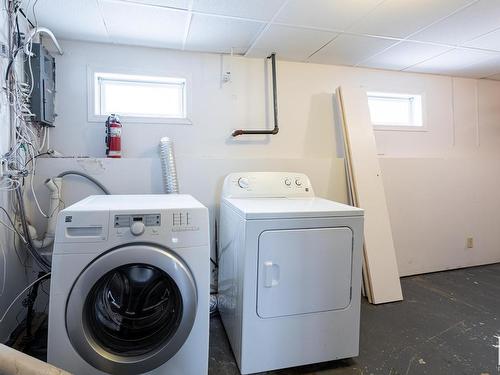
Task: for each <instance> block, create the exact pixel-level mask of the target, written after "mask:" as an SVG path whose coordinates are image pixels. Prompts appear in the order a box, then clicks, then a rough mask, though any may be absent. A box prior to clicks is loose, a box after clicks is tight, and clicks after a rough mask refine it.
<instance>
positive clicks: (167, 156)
mask: <svg viewBox="0 0 500 375" xmlns="http://www.w3.org/2000/svg"><path fill="white" fill-rule="evenodd" d="M160 160H161V169H162V171H163V187H164V189H165V193H167V194H178V193H179V185H178V183H177V169H176V168H175V156H174V145H173V143H172V140H171V139H170V138H168V137H163V138H162V139H160Z"/></svg>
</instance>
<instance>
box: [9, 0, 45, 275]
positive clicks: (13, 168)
mask: <svg viewBox="0 0 500 375" xmlns="http://www.w3.org/2000/svg"><path fill="white" fill-rule="evenodd" d="M4 1H5V9H6V10H7V16H8V33H9V40H8V46H9V62H8V65H7V69H6V72H5V90H6V97H7V102H8V104H9V106H10V128H11V132H10V149H9V152H8V153H6V154H5V155H3V156H1V159H0V161H1V162H2V172H3V176H2V178H1V179H0V190H4V191H5V190H7V191H13V192H14V193H15V194H11V196H10V198H11V207H10V209H11V211H13V212H14V214H15V217H16V218H19V220H20V223H21V226H20V228H18V227H16V222H15V220H13V219H12V218H11V216H10V215H9V214H8V211H9V210H6V209H5V208H3V207H2V210H3V212H4V214H5V215H6V216H7V218H8V220H9V222H10V223H9V224H10V225H8V224H6V223H5V222H4V221H2V222H1V224H3V225H4V226H5V227H7V228H8V229H10V230H11V231H14V232H15V233H16V234H17V235H18V238H19V240H20V241H21V242H22V243H23V244H24V245H25V246H26V248H27V250H28V251H29V253H30V254H31V255H32V256H33V258H34V260H35V261H36V262H37V263H38V265H39V267H40V268H41V269H42V270H45V271H49V270H50V263H49V261H48V260H47V259H45V258H44V257H43V256H42V255H40V254H39V252H38V251H37V250H36V249H35V247H34V246H33V243H32V240H31V237H30V234H29V229H28V221H27V218H26V212H25V205H24V194H25V190H26V188H28V189H30V190H31V194H32V196H33V199H34V201H35V204H36V207H37V209H38V210H39V211H40V213H41V214H42V216H43V217H45V218H49V217H50V213H48V214H47V213H45V212H43V210H42V209H41V207H40V204H39V201H38V198H37V196H36V193H35V190H34V186H33V179H34V176H35V174H36V163H37V157H38V156H40V155H41V154H42V153H43V149H44V147H48V139H49V130H48V128H46V127H42V126H40V125H38V124H36V123H35V122H34V121H33V118H34V114H33V113H32V112H31V110H30V97H31V94H32V93H33V69H32V65H31V58H32V56H33V54H32V47H33V37H34V35H35V33H29V37H28V38H25V39H24V38H23V34H22V33H21V31H20V26H19V21H20V20H19V17H20V16H22V17H25V18H26V15H25V13H24V11H23V10H22V8H21V1H20V0H4ZM30 2H31V1H29V2H28V4H27V6H30ZM37 2H38V0H35V1H34V2H33V4H32V10H33V14H34V15H35V24H33V23H32V22H31V21H29V20H28V22H29V23H30V25H31V26H32V27H33V28H34V29H35V30H36V28H37V27H38V25H37V21H36V12H35V6H36V3H37ZM26 19H27V18H26ZM24 67H27V69H24ZM25 70H27V71H25ZM46 143H47V144H46Z"/></svg>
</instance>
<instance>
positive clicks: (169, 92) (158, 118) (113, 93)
mask: <svg viewBox="0 0 500 375" xmlns="http://www.w3.org/2000/svg"><path fill="white" fill-rule="evenodd" d="M92 78H93V88H94V90H93V94H94V100H93V103H94V105H93V111H92V114H91V115H92V116H91V117H92V119H93V120H96V121H102V120H104V119H105V118H107V116H109V115H110V114H112V113H114V114H117V115H119V116H120V117H121V118H123V119H124V120H125V121H128V122H167V123H168V122H173V123H183V122H189V121H188V120H187V103H186V102H187V99H186V98H187V93H186V91H187V81H186V79H185V78H179V77H162V76H145V75H136V74H119V73H102V72H93V77H92Z"/></svg>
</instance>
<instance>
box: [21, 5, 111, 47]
mask: <svg viewBox="0 0 500 375" xmlns="http://www.w3.org/2000/svg"><path fill="white" fill-rule="evenodd" d="M29 3H30V2H29V1H28V0H25V1H24V3H23V5H24V9H26V10H27V15H28V17H29V18H30V19H32V20H33V19H34V16H33V3H31V5H30V6H27V5H29ZM35 13H36V18H37V20H38V23H39V24H40V25H43V26H47V27H49V28H50V29H51V30H52V31H53V32H54V34H55V35H56V37H58V38H64V39H78V40H87V41H95V42H108V41H109V40H108V36H107V33H106V28H105V27H104V21H103V19H102V16H101V13H100V10H99V6H98V3H97V0H73V1H67V0H39V1H38V2H37V3H36V6H35Z"/></svg>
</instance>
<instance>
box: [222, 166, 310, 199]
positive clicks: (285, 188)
mask: <svg viewBox="0 0 500 375" xmlns="http://www.w3.org/2000/svg"><path fill="white" fill-rule="evenodd" d="M222 195H223V196H224V197H227V198H252V197H254V198H258V197H269V198H273V197H276V198H279V197H284V198H294V197H295V198H299V197H314V192H313V189H312V186H311V182H310V181H309V178H308V177H307V176H306V175H305V174H303V173H290V172H241V173H231V174H230V175H228V176H227V177H226V179H225V180H224V187H223V191H222Z"/></svg>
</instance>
